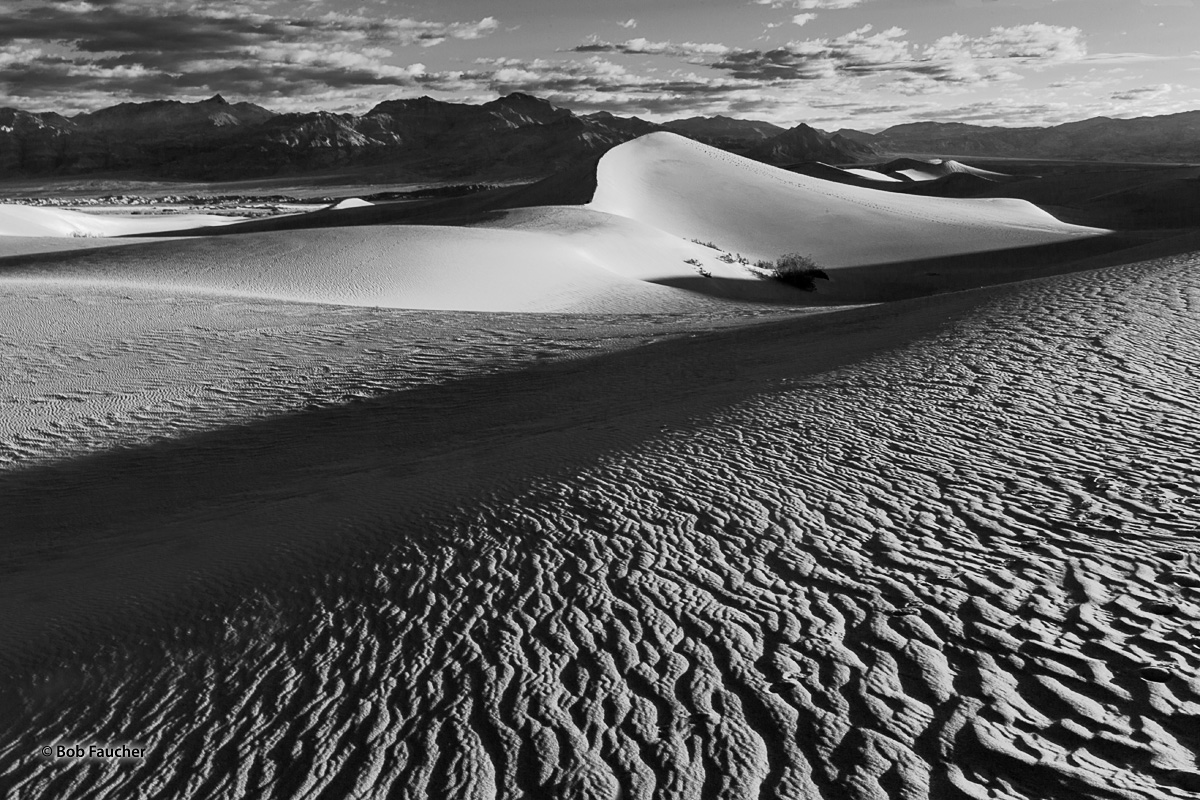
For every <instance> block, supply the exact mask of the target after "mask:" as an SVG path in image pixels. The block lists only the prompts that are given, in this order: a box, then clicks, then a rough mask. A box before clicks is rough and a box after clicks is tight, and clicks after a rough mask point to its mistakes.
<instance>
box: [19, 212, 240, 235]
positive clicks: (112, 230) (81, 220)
mask: <svg viewBox="0 0 1200 800" xmlns="http://www.w3.org/2000/svg"><path fill="white" fill-rule="evenodd" d="M240 221H241V218H239V217H222V216H217V215H213V214H179V215H163V216H152V215H144V216H134V215H126V214H84V213H82V212H80V211H68V210H66V209H61V208H40V207H33V206H22V205H13V204H0V236H43V237H46V236H53V237H58V236H66V237H93V236H94V237H103V236H130V235H134V234H153V233H160V232H162V231H174V230H179V229H181V228H193V227H205V226H212V225H229V224H231V223H235V222H240Z"/></svg>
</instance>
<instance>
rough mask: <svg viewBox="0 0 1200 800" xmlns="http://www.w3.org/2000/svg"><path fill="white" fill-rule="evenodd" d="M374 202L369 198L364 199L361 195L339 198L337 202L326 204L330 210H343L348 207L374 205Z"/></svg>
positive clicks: (326, 207)
mask: <svg viewBox="0 0 1200 800" xmlns="http://www.w3.org/2000/svg"><path fill="white" fill-rule="evenodd" d="M373 205H375V204H374V203H372V202H370V201H369V200H363V199H362V198H361V197H347V198H346V199H345V200H338V201H337V202H336V203H333V204H331V205H328V206H325V209H326V210H328V211H341V210H343V209H346V208H366V207H368V206H373Z"/></svg>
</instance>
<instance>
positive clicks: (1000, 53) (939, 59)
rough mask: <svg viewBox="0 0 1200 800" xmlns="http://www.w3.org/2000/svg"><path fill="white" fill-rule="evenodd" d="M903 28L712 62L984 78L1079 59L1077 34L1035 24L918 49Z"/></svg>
mask: <svg viewBox="0 0 1200 800" xmlns="http://www.w3.org/2000/svg"><path fill="white" fill-rule="evenodd" d="M907 36H908V31H906V30H904V29H903V28H895V27H893V28H888V29H887V30H884V31H879V32H875V31H874V29H873V28H872V26H870V25H864V26H863V27H861V28H858V29H857V30H853V31H851V32H850V33H847V34H844V35H842V36H837V37H823V38H817V39H807V40H802V41H793V42H788V43H787V44H785V45H782V46H780V47H777V48H774V49H772V50H732V51H730V52H729V54H728V55H727V56H725V57H724V58H721V59H719V60H717V61H715V62H713V64H712V66H713V67H714V68H716V69H719V70H725V71H728V72H730V73H732V74H733V75H735V76H736V77H739V78H743V79H747V80H764V81H782V80H819V79H823V78H830V77H833V76H836V75H844V76H859V77H864V76H868V75H872V74H885V73H893V74H903V73H908V74H910V75H912V76H925V78H926V79H927V80H928V81H933V82H945V83H954V84H967V83H984V82H990V81H997V80H1006V79H1011V78H1013V77H1016V76H1017V73H1016V72H1015V71H1014V69H1015V68H1016V67H1021V66H1024V67H1038V66H1046V65H1050V64H1055V63H1065V62H1073V61H1081V60H1083V59H1084V58H1085V57H1086V56H1087V47H1086V44H1085V43H1084V40H1083V33H1082V31H1080V30H1079V29H1078V28H1066V27H1061V26H1055V25H1043V24H1040V23H1035V24H1030V25H1016V26H1013V27H1008V28H1004V27H997V28H992V29H991V31H990V32H989V33H988V34H986V35H984V36H975V37H972V36H965V35H963V34H957V33H956V34H952V35H950V36H943V37H941V38H939V39H937V40H936V41H934V42H933V43H932V44H930V45H928V46H925V47H919V46H917V45H914V44H913V43H912V42H910V41H908V39H907V38H906V37H907Z"/></svg>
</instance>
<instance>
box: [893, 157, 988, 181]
mask: <svg viewBox="0 0 1200 800" xmlns="http://www.w3.org/2000/svg"><path fill="white" fill-rule="evenodd" d="M927 163H928V165H929V166H928V167H915V168H910V169H902V170H897V171H896V174H897V175H904V176H905V177H907V178H908V179H909V180H913V181H934V180H937V179H938V178H943V177H945V176H946V175H950V174H953V173H956V172H960V173H964V174H967V175H975V176H976V177H979V178H987V179H989V180H999V179H1007V178H1011V177H1012V176H1011V175H1008V174H1007V173H1004V172H993V171H991V170H988V169H979V168H978V167H972V166H970V165H969V164H963V163H961V162H959V161H954V160H953V159H946V160H944V161H943V160H941V159H933V160H931V161H929V162H927Z"/></svg>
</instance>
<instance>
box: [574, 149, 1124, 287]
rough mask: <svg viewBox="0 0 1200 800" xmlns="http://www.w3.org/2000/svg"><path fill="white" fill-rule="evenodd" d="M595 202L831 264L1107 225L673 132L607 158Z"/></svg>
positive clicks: (988, 246) (735, 243)
mask: <svg viewBox="0 0 1200 800" xmlns="http://www.w3.org/2000/svg"><path fill="white" fill-rule="evenodd" d="M588 207H589V208H592V209H595V210H599V211H606V212H609V213H613V214H620V215H623V216H628V217H631V218H633V219H637V220H639V221H641V222H644V223H647V224H650V225H653V226H655V227H658V228H661V229H662V230H665V231H668V232H670V233H674V234H676V235H678V236H681V237H684V238H699V239H702V240H704V241H709V240H711V241H713V242H715V243H716V244H717V245H718V246H720V247H722V248H724V249H726V250H732V251H737V252H741V253H744V254H747V255H749V256H751V257H754V258H767V259H773V258H775V257H777V256H779V255H780V254H782V253H786V252H793V251H799V252H801V253H805V254H807V255H810V256H812V257H813V258H815V259H816V260H817V261H818V262H820V263H821V264H822V265H824V266H826V267H832V268H837V267H845V266H862V265H869V264H880V263H889V262H901V261H912V260H917V259H927V258H935V257H941V256H948V255H955V254H961V253H973V252H981V251H987V250H1004V249H1011V248H1018V247H1028V246H1032V245H1042V244H1050V243H1054V242H1062V241H1066V240H1071V239H1079V238H1083V237H1094V236H1100V235H1103V234H1105V233H1107V231H1104V230H1102V229H1097V228H1085V227H1080V226H1075V225H1068V224H1065V223H1062V222H1059V221H1058V220H1056V219H1055V218H1054V217H1052V216H1051V215H1050V214H1048V213H1046V212H1045V211H1042V210H1041V209H1039V208H1037V207H1036V206H1034V205H1032V204H1031V203H1028V202H1025V201H1022V200H1010V199H986V200H959V199H946V198H937V197H914V196H909V195H899V194H888V193H882V192H878V191H875V190H873V189H870V188H864V187H859V186H850V185H844V184H837V183H834V182H831V181H823V180H820V179H818V178H811V177H808V176H805V175H796V174H792V173H788V172H785V171H783V170H779V169H775V168H773V167H769V166H765V165H762V164H759V163H757V162H753V161H750V160H748V159H743V158H739V157H737V156H734V155H731V154H729V153H725V152H723V151H720V150H717V149H715V148H711V147H706V146H705V145H701V144H698V143H696V142H692V141H690V140H688V139H684V138H683V137H680V136H676V135H674V134H669V133H655V134H651V135H649V136H643V137H642V138H640V139H637V140H634V141H632V142H629V143H626V144H624V145H621V146H620V147H617V148H615V149H613V150H611V151H610V152H609V153H608V154H607V155H605V156H604V158H602V159H601V161H600V165H599V167H598V187H597V189H596V194H595V199H594V200H593V201H592V203H591V204H590V205H589V206H588Z"/></svg>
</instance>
